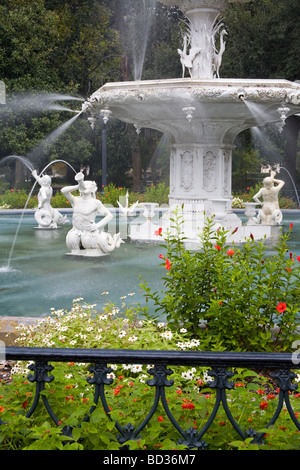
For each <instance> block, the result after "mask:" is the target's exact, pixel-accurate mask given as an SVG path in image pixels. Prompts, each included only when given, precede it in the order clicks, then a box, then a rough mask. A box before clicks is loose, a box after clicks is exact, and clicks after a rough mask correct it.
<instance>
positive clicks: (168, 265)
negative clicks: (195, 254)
mask: <svg viewBox="0 0 300 470" xmlns="http://www.w3.org/2000/svg"><path fill="white" fill-rule="evenodd" d="M165 268H166V269H167V270H168V271H170V269H171V263H170V261H169V260H168V258H166V264H165Z"/></svg>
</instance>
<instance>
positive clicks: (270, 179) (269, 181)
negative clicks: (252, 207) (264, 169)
mask: <svg viewBox="0 0 300 470" xmlns="http://www.w3.org/2000/svg"><path fill="white" fill-rule="evenodd" d="M275 175H276V172H275V171H273V170H271V174H270V176H267V177H266V178H264V179H263V185H264V186H263V188H261V189H260V190H259V191H258V193H257V194H255V196H253V200H254V201H255V202H257V203H258V204H261V205H262V208H261V209H260V210H259V211H258V216H257V222H258V223H261V224H264V225H279V224H280V223H281V221H282V212H281V210H280V208H279V202H278V193H279V191H280V190H281V188H282V187H283V186H284V181H281V180H277V179H275ZM275 184H276V185H277V186H275ZM260 197H262V198H263V202H262V201H261V200H260V199H259V198H260Z"/></svg>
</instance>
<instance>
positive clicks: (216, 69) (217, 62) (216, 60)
mask: <svg viewBox="0 0 300 470" xmlns="http://www.w3.org/2000/svg"><path fill="white" fill-rule="evenodd" d="M225 34H227V31H226V30H225V29H223V30H222V31H221V33H220V49H219V51H218V52H217V50H216V48H215V44H214V43H215V38H214V36H213V45H214V53H213V58H212V65H213V73H214V77H217V78H220V67H221V64H222V57H223V54H224V51H225V46H226V41H224V35H225Z"/></svg>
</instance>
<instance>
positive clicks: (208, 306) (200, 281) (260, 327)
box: [141, 213, 300, 352]
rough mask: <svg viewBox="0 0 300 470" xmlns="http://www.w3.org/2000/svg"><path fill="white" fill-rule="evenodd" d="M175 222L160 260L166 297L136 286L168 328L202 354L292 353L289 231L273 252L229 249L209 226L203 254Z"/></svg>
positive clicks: (246, 246) (296, 299)
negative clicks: (193, 341) (182, 331)
mask: <svg viewBox="0 0 300 470" xmlns="http://www.w3.org/2000/svg"><path fill="white" fill-rule="evenodd" d="M180 217H181V216H180V215H179V213H177V214H176V217H175V219H174V221H173V223H174V227H173V231H172V233H169V234H168V236H167V238H166V245H167V252H166V255H165V256H163V255H161V257H162V258H163V263H162V266H163V269H164V270H165V272H166V275H165V276H164V278H163V279H164V287H165V288H164V291H163V292H162V293H161V294H159V293H158V292H152V289H151V287H150V286H149V285H148V284H147V283H146V282H143V283H142V284H141V286H142V288H143V289H144V291H145V294H146V295H147V298H149V299H152V300H153V301H154V304H155V305H156V309H157V311H158V312H163V313H164V314H166V316H167V320H168V324H169V326H170V328H178V327H179V326H180V325H181V326H183V327H184V328H186V329H187V330H188V331H189V333H190V335H191V336H193V337H195V338H199V339H200V340H201V346H202V348H203V349H209V350H211V349H217V350H229V351H234V350H239V351H281V352H282V351H291V347H292V343H293V341H294V340H295V337H297V332H296V328H297V326H299V312H300V259H299V257H298V258H295V256H294V254H293V253H292V252H291V251H290V250H289V247H288V241H289V238H290V235H291V231H292V224H291V226H290V230H289V232H288V233H286V234H281V236H280V238H279V240H278V242H277V244H276V245H275V246H274V247H272V248H271V247H270V246H269V245H268V244H267V243H265V241H260V242H256V241H254V240H253V237H250V238H249V240H246V241H245V243H243V244H241V245H240V246H234V245H233V246H229V245H228V244H227V238H228V232H226V231H225V230H221V229H220V230H218V231H215V229H214V227H213V220H208V221H207V224H206V226H205V229H204V231H203V235H202V238H201V240H199V241H200V242H201V250H198V251H191V250H187V249H185V246H184V238H183V237H182V234H181V218H180Z"/></svg>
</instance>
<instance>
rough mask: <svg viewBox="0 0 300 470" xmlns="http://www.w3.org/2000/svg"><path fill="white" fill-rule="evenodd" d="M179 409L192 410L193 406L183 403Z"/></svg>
mask: <svg viewBox="0 0 300 470" xmlns="http://www.w3.org/2000/svg"><path fill="white" fill-rule="evenodd" d="M181 408H182V409H183V410H193V409H194V408H195V405H194V404H193V403H183V405H181Z"/></svg>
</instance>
